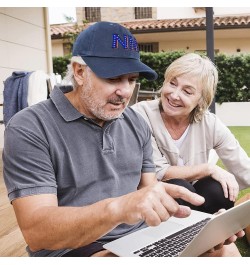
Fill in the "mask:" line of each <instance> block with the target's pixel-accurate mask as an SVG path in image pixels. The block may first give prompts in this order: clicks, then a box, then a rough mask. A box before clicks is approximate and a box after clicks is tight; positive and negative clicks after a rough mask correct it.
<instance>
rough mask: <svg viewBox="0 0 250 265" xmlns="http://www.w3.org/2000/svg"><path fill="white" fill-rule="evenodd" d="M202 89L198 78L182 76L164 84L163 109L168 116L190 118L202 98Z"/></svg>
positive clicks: (162, 93)
mask: <svg viewBox="0 0 250 265" xmlns="http://www.w3.org/2000/svg"><path fill="white" fill-rule="evenodd" d="M201 92H202V88H201V85H200V84H199V82H198V80H197V78H196V77H191V76H190V75H181V76H178V77H174V78H172V79H171V80H170V81H169V82H166V81H165V82H164V84H163V87H162V92H161V101H162V107H163V110H164V112H165V114H166V115H168V116H171V117H176V118H177V117H180V118H184V117H185V118H188V117H189V115H190V113H191V112H192V110H193V109H194V108H195V107H196V106H197V105H198V103H199V102H200V100H201V97H202V93H201Z"/></svg>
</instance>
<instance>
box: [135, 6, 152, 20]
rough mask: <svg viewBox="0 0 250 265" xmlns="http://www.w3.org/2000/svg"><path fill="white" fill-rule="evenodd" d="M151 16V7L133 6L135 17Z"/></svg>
mask: <svg viewBox="0 0 250 265" xmlns="http://www.w3.org/2000/svg"><path fill="white" fill-rule="evenodd" d="M142 18H152V7H135V19H142Z"/></svg>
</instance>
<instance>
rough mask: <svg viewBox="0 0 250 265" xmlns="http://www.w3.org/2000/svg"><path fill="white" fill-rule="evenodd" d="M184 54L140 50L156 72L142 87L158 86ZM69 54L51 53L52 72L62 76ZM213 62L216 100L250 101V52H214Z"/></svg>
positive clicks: (152, 87) (144, 59) (142, 82)
mask: <svg viewBox="0 0 250 265" xmlns="http://www.w3.org/2000/svg"><path fill="white" fill-rule="evenodd" d="M183 54H185V52H183V51H175V52H160V53H148V52H147V53H145V52H141V60H142V62H144V63H145V64H147V65H148V66H150V67H151V68H153V69H154V70H155V71H156V72H157V73H158V79H157V80H156V81H153V82H152V81H147V80H146V79H141V80H140V82H141V88H142V89H143V90H148V91H152V90H154V91H156V90H158V89H159V88H160V87H161V85H162V83H163V81H164V72H165V69H166V68H167V67H168V65H169V64H171V62H173V61H174V60H175V59H177V58H179V57H180V56H182V55H183ZM69 59H70V56H69V55H68V56H65V57H54V58H53V67H54V73H58V74H61V75H62V76H63V77H64V75H65V73H66V70H67V64H68V63H69ZM215 64H216V65H217V68H218V71H219V83H218V89H217V93H216V102H218V103H223V102H246V101H250V55H225V54H218V55H216V56H215Z"/></svg>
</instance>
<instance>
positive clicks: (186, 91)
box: [184, 90, 192, 95]
mask: <svg viewBox="0 0 250 265" xmlns="http://www.w3.org/2000/svg"><path fill="white" fill-rule="evenodd" d="M184 92H185V93H186V94H187V95H192V92H190V91H188V90H184Z"/></svg>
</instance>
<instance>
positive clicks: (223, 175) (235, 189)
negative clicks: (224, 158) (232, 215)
mask: <svg viewBox="0 0 250 265" xmlns="http://www.w3.org/2000/svg"><path fill="white" fill-rule="evenodd" d="M211 177H212V178H213V179H215V180H216V181H218V182H220V184H221V186H222V189H223V192H224V196H225V198H229V199H230V201H235V200H236V198H237V196H238V193H239V185H238V183H237V181H236V179H235V176H234V175H233V174H231V173H229V172H228V171H226V170H224V169H223V168H221V167H219V166H214V167H213V168H212V173H211Z"/></svg>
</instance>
